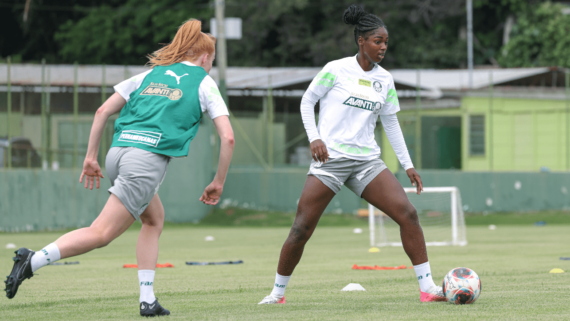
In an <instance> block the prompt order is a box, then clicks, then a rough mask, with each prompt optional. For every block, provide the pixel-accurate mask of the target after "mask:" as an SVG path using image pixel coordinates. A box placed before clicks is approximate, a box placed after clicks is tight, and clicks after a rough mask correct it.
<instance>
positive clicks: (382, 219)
mask: <svg viewBox="0 0 570 321" xmlns="http://www.w3.org/2000/svg"><path fill="white" fill-rule="evenodd" d="M404 191H405V192H406V195H407V196H408V199H409V200H410V202H411V203H412V205H413V206H414V207H415V208H416V210H417V213H418V217H419V220H420V224H421V226H422V229H423V232H424V238H425V240H426V245H428V246H445V245H460V246H464V245H466V244H467V236H466V231H465V217H464V214H463V205H462V204H461V194H460V192H459V189H458V188H457V187H424V190H423V191H422V193H421V195H417V194H416V192H417V190H416V188H415V187H410V188H404ZM375 216H377V219H376V217H375ZM368 224H369V227H370V246H372V247H374V246H402V241H401V239H400V228H399V226H398V224H397V223H396V222H394V220H392V219H391V218H390V217H389V216H387V215H386V214H384V213H382V212H381V211H379V210H378V209H376V208H375V207H374V206H372V204H368Z"/></svg>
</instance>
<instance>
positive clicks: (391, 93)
mask: <svg viewBox="0 0 570 321" xmlns="http://www.w3.org/2000/svg"><path fill="white" fill-rule="evenodd" d="M386 102H387V103H392V105H394V106H399V105H400V102H399V101H398V94H397V93H396V90H395V89H390V90H388V98H386Z"/></svg>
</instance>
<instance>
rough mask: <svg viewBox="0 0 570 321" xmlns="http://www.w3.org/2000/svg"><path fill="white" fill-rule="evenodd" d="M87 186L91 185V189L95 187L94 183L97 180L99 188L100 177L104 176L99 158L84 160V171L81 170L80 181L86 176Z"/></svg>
mask: <svg viewBox="0 0 570 321" xmlns="http://www.w3.org/2000/svg"><path fill="white" fill-rule="evenodd" d="M85 176H87V177H86V178H85V188H87V186H89V189H91V190H92V189H93V183H94V182H95V181H96V184H95V186H96V187H97V188H99V178H104V177H103V173H102V172H101V167H99V163H98V162H97V159H91V158H85V161H84V162H83V172H81V177H79V183H81V182H82V181H83V177H85Z"/></svg>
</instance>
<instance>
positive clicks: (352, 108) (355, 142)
mask: <svg viewBox="0 0 570 321" xmlns="http://www.w3.org/2000/svg"><path fill="white" fill-rule="evenodd" d="M307 92H310V94H312V95H311V96H313V97H315V98H319V99H320V112H319V123H318V134H319V136H320V139H321V140H322V141H323V142H324V143H325V145H326V146H327V149H328V152H329V157H331V158H338V157H346V158H351V159H356V160H370V159H374V158H378V157H379V156H380V147H379V146H378V144H377V143H376V140H375V139H374V129H375V128H376V122H377V120H378V116H379V115H393V114H395V113H397V112H398V111H399V110H400V105H399V102H398V95H397V94H396V89H395V87H394V80H393V78H392V75H391V74H390V73H389V72H388V71H386V70H385V69H384V68H382V67H380V66H378V65H374V68H372V70H370V71H368V72H366V71H364V70H362V67H360V65H359V64H358V61H357V60H356V56H353V57H348V58H343V59H339V60H335V61H331V62H329V63H328V64H327V65H326V66H325V67H324V68H323V70H322V71H321V72H320V73H319V74H318V75H317V76H316V77H315V78H314V79H313V81H312V82H311V85H310V86H309V88H308V89H307ZM306 95H307V93H306ZM309 140H311V141H313V140H314V138H312V137H309Z"/></svg>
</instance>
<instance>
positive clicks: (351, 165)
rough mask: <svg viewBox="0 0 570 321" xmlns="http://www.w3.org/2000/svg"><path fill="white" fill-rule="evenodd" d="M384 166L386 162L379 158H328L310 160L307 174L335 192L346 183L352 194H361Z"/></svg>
mask: <svg viewBox="0 0 570 321" xmlns="http://www.w3.org/2000/svg"><path fill="white" fill-rule="evenodd" d="M386 168H387V167H386V164H384V162H383V161H382V160H381V159H379V158H376V159H372V160H367V161H359V160H354V159H349V158H330V159H329V161H328V162H326V163H324V164H323V163H320V162H315V161H314V160H313V161H311V168H310V169H309V173H307V175H313V176H315V177H316V178H318V179H319V180H320V181H321V182H323V184H325V185H326V186H327V187H328V188H330V189H331V190H332V191H333V192H335V193H338V192H339V191H340V188H341V187H342V185H345V184H346V187H348V188H349V189H350V190H351V191H353V192H354V194H356V195H358V196H362V192H363V191H364V189H365V188H366V186H367V185H368V184H370V182H372V180H373V179H374V178H375V177H376V176H378V174H380V173H381V172H382V171H383V170H385V169H386Z"/></svg>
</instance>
